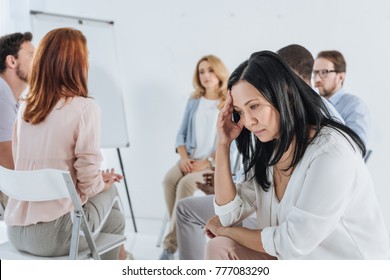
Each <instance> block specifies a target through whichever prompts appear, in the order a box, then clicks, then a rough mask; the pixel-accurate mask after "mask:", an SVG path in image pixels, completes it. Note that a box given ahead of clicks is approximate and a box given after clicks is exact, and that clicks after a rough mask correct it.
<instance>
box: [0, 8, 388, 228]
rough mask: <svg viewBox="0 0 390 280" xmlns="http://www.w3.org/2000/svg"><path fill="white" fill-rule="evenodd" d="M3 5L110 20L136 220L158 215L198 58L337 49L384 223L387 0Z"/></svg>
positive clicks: (109, 156) (17, 25) (234, 59)
mask: <svg viewBox="0 0 390 280" xmlns="http://www.w3.org/2000/svg"><path fill="white" fill-rule="evenodd" d="M1 1H6V0H1ZM10 2H12V3H11V9H10V13H11V16H10V18H11V19H12V23H10V25H9V26H13V27H14V29H15V30H14V31H24V30H28V29H30V25H29V21H28V17H29V15H28V11H29V9H33V10H41V11H46V12H52V13H60V14H68V15H78V16H84V17H89V18H99V19H109V20H114V21H115V26H116V35H117V43H118V51H119V56H120V58H121V61H120V65H118V67H120V68H121V69H122V73H123V75H122V79H123V89H124V102H125V108H126V110H127V117H128V128H129V133H130V142H131V147H130V148H128V149H123V150H122V153H123V156H124V164H125V167H126V176H127V178H128V182H129V185H130V188H131V197H132V201H133V207H134V210H135V214H136V217H149V218H161V217H162V216H163V213H164V211H165V206H164V200H163V193H162V187H161V181H162V178H163V176H164V174H165V172H166V171H167V169H168V168H169V167H170V166H171V165H172V164H173V163H174V162H175V161H176V160H177V159H178V157H177V156H176V155H175V153H174V142H175V136H176V132H177V129H178V126H179V123H180V121H181V118H182V114H183V111H184V106H185V103H186V100H187V98H188V97H189V95H190V93H191V91H192V74H193V71H194V66H195V63H196V62H197V60H198V59H199V58H200V57H201V56H202V55H205V54H210V53H212V54H216V55H218V56H219V57H221V58H222V59H223V60H224V61H225V63H226V64H227V66H228V68H229V69H230V71H232V70H234V68H235V67H236V66H237V65H238V64H239V63H240V62H242V61H243V60H244V59H246V58H248V57H249V55H250V54H251V53H252V52H254V51H258V50H263V49H269V50H277V49H279V48H281V47H283V46H285V45H287V44H291V43H298V44H301V45H303V46H305V47H307V48H308V49H309V50H311V52H312V53H313V55H316V54H317V53H318V52H319V51H320V50H325V49H337V50H340V51H341V52H342V53H343V54H344V55H345V57H346V60H347V64H348V69H347V80H346V84H345V88H346V89H347V90H349V91H350V92H351V93H354V94H356V95H358V96H360V97H361V98H363V99H364V100H365V101H366V103H367V104H368V106H369V108H370V110H371V113H372V121H373V132H374V133H373V139H372V142H373V149H374V152H373V155H372V157H371V158H370V160H369V162H368V166H369V169H370V170H371V173H372V176H373V179H374V182H375V186H376V191H377V195H378V200H379V202H380V205H381V207H382V210H383V214H384V216H385V219H386V223H387V227H388V229H389V230H390V203H389V202H390V184H389V182H388V176H387V175H386V173H387V172H388V169H389V164H388V159H389V158H390V152H389V149H388V146H387V145H386V144H385V143H390V130H389V128H390V127H389V124H388V123H387V122H388V120H390V110H389V108H388V104H390V89H389V87H390V84H388V83H387V82H386V81H387V80H388V79H389V78H390V68H389V65H390V63H389V62H390V52H389V50H390V37H389V30H390V2H389V1H387V0H372V1H369V2H368V1H364V2H363V1H354V0H347V1H341V0H328V1H323V0H321V1H318V0H315V1H309V0H295V1H288V0H285V1H282V0H276V1H267V0H241V1H235V0H228V1H226V0H214V1H210V0H197V1H191V2H190V1H182V0H165V1H159V0H142V1H125V0H110V1H108V0H107V1H105V0H84V1H81V0H62V1H46V0H35V1H32V0H31V1H27V0H16V1H15V0H14V1H10ZM12 7H13V8H12ZM15 7H17V8H15ZM12 31H13V30H12ZM104 154H105V156H106V162H105V163H106V164H107V165H112V164H117V163H116V162H115V153H114V151H109V150H108V151H105V153H104ZM324 172H326V170H324Z"/></svg>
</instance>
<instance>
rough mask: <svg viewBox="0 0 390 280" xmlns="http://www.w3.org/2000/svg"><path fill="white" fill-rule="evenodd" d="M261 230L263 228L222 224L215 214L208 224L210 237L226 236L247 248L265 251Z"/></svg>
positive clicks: (207, 231) (207, 229)
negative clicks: (225, 225)
mask: <svg viewBox="0 0 390 280" xmlns="http://www.w3.org/2000/svg"><path fill="white" fill-rule="evenodd" d="M261 232H262V230H261V229H248V228H244V227H224V226H222V225H221V222H220V221H219V218H218V216H214V217H213V218H211V219H210V220H209V221H208V222H207V224H206V234H207V236H208V237H209V238H213V237H216V236H226V237H229V238H230V239H232V240H234V241H236V242H237V243H238V244H240V245H242V246H244V247H246V248H249V249H252V250H255V251H257V252H261V253H265V250H264V247H263V243H262V242H261Z"/></svg>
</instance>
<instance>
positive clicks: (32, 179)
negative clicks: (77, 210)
mask: <svg viewBox="0 0 390 280" xmlns="http://www.w3.org/2000/svg"><path fill="white" fill-rule="evenodd" d="M64 176H66V177H70V173H69V171H63V170H57V169H42V170H33V171H17V170H9V169H6V168H4V167H2V166H0V190H1V191H2V192H3V193H5V194H6V195H7V196H8V197H11V198H14V199H17V200H21V201H48V200H55V199H61V198H71V196H70V192H69V189H68V185H67V184H66V181H65V180H64Z"/></svg>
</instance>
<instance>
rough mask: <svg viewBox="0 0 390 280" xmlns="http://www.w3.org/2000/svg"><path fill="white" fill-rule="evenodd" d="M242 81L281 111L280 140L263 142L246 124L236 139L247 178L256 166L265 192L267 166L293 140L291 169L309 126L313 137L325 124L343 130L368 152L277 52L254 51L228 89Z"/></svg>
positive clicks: (304, 145) (306, 140)
mask: <svg viewBox="0 0 390 280" xmlns="http://www.w3.org/2000/svg"><path fill="white" fill-rule="evenodd" d="M241 80H244V81H247V82H248V83H250V84H251V85H253V86H254V87H255V88H256V89H257V90H258V91H259V92H260V93H261V94H262V95H263V96H264V97H265V98H266V99H267V100H268V102H270V103H271V104H272V105H273V106H274V107H275V108H276V110H277V111H278V112H279V114H280V133H279V137H278V138H277V139H274V140H272V141H269V142H264V143H263V142H261V141H260V140H259V139H258V138H257V137H253V135H252V133H251V132H250V131H249V130H248V129H246V128H245V127H244V128H243V130H242V132H241V134H240V135H239V136H238V137H237V139H236V143H237V148H238V151H239V152H240V153H241V154H242V156H243V165H244V171H245V176H246V179H248V174H249V171H250V170H251V169H252V168H253V167H254V178H255V179H256V181H257V183H258V184H259V185H260V186H261V187H262V188H263V190H264V191H267V190H268V189H269V187H270V186H271V183H270V181H269V178H268V176H267V171H268V168H269V167H270V166H273V165H275V164H276V163H277V162H278V161H279V160H280V159H281V157H282V155H283V154H284V153H285V152H286V151H287V150H288V148H289V147H290V144H291V142H292V141H293V140H294V139H295V143H296V144H295V147H294V150H293V159H292V162H291V165H290V166H289V168H288V169H287V170H290V171H291V172H292V170H293V169H294V167H295V166H296V165H297V164H298V163H299V161H300V160H301V159H302V157H303V155H304V153H305V151H306V148H307V147H308V145H309V144H310V142H311V141H312V140H311V139H310V135H309V132H310V128H314V129H315V131H316V134H315V136H314V137H313V138H312V139H314V138H315V137H316V136H317V134H318V133H319V131H320V130H321V128H322V127H324V126H330V127H333V128H335V129H336V130H338V131H340V132H344V133H346V134H347V135H349V136H350V137H351V139H352V140H353V141H354V142H356V144H357V146H358V147H359V148H360V149H361V151H362V155H363V156H364V155H365V153H366V149H365V146H364V143H363V142H362V140H361V139H360V138H359V136H358V135H357V134H356V133H355V132H353V131H352V130H351V129H350V128H348V127H346V126H345V125H343V124H341V123H339V122H337V121H335V120H333V119H332V117H331V115H330V113H329V111H328V109H327V108H326V106H325V104H324V103H323V101H322V99H321V97H320V96H319V95H318V94H317V93H316V92H315V91H314V90H313V89H312V88H311V87H310V86H309V85H308V84H306V82H304V81H303V80H302V79H301V78H300V77H298V76H297V75H296V74H295V72H294V71H293V70H292V69H291V68H290V67H289V66H288V65H287V64H286V63H285V62H284V61H283V60H282V59H281V58H280V57H279V56H278V55H277V54H275V53H273V52H270V51H261V52H256V53H253V54H252V55H251V56H250V58H249V59H248V60H246V61H244V62H243V63H241V64H240V65H239V66H238V67H237V69H236V70H234V72H233V73H232V74H231V76H230V78H229V82H228V89H229V90H231V89H232V87H233V86H234V85H235V84H236V83H237V82H238V81H241ZM233 117H234V119H235V121H238V119H239V116H238V114H237V113H233ZM343 135H344V134H343ZM347 139H348V138H347ZM249 179H253V177H252V178H249Z"/></svg>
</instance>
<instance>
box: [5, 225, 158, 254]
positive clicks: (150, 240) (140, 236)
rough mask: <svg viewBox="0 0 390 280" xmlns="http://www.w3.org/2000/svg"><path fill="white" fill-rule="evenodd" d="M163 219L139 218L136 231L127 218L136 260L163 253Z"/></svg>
mask: <svg viewBox="0 0 390 280" xmlns="http://www.w3.org/2000/svg"><path fill="white" fill-rule="evenodd" d="M161 225H162V220H157V219H155V220H152V219H139V218H137V230H138V232H137V233H135V232H134V228H133V222H132V221H131V219H130V218H127V219H126V230H125V234H126V237H127V241H126V243H125V248H126V250H128V251H129V252H131V253H132V254H133V255H134V258H135V259H136V260H158V259H159V257H160V254H161V251H162V249H161V247H157V246H156V245H157V241H158V236H159V233H160V229H161ZM5 241H7V234H6V227H5V224H4V222H3V221H0V243H3V242H5Z"/></svg>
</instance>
